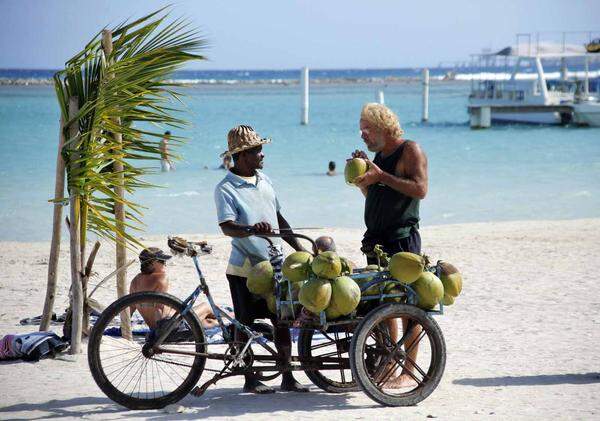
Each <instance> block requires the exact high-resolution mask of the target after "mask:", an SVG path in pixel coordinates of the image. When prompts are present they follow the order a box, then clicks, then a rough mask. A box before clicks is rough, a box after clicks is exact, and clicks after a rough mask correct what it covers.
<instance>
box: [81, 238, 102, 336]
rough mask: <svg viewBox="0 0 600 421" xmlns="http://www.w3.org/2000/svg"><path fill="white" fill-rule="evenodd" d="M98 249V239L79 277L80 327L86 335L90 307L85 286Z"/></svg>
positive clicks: (88, 326) (87, 333) (88, 330)
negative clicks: (81, 314) (81, 311)
mask: <svg viewBox="0 0 600 421" xmlns="http://www.w3.org/2000/svg"><path fill="white" fill-rule="evenodd" d="M99 249H100V241H96V243H95V244H94V247H93V248H92V251H91V252H90V257H89V258H88V261H87V264H86V265H85V270H84V271H83V277H82V278H81V289H82V293H83V320H82V323H81V329H82V331H83V332H84V333H85V334H86V335H88V336H89V334H90V307H89V305H88V294H87V287H88V281H89V280H90V276H91V275H92V267H93V266H94V260H96V254H98V250H99Z"/></svg>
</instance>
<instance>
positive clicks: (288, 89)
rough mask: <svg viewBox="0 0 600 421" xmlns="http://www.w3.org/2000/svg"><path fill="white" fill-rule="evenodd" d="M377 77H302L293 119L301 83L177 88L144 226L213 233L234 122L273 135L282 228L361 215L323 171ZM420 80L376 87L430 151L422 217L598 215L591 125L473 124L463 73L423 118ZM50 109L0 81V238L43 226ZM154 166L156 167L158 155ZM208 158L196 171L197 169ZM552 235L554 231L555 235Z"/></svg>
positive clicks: (48, 93)
mask: <svg viewBox="0 0 600 421" xmlns="http://www.w3.org/2000/svg"><path fill="white" fill-rule="evenodd" d="M380 88H381V87H380V86H379V85H369V84H340V85H336V84H329V85H322V86H312V87H311V109H310V124H309V125H308V126H301V125H300V124H299V120H300V94H299V87H298V86H281V85H276V86H267V85H260V86H254V85H248V86H247V85H235V86H226V85H218V86H198V87H194V88H187V89H185V90H184V91H185V93H186V94H187V95H188V96H187V98H186V106H187V108H188V118H189V119H190V121H191V122H192V126H191V127H190V128H189V129H188V130H186V131H177V130H173V132H174V133H176V134H178V135H183V136H187V137H189V138H190V140H189V142H188V143H187V144H185V145H184V146H182V147H181V148H180V149H179V152H180V154H182V155H183V157H184V161H183V162H180V163H179V164H178V165H177V170H176V171H174V172H171V173H157V174H155V175H152V176H150V178H149V181H151V182H154V183H158V184H161V185H163V186H164V188H162V189H151V190H143V191H139V193H137V194H136V196H135V198H134V200H136V201H138V202H140V203H142V204H144V205H145V206H147V207H148V209H147V210H146V213H145V217H144V221H145V222H146V224H147V232H148V233H151V234H157V233H201V232H203V233H214V232H217V229H218V227H217V225H216V220H215V209H214V203H213V188H214V186H215V185H216V183H217V182H218V181H219V180H220V179H221V178H222V177H223V175H224V172H223V171H222V170H218V169H216V168H217V166H218V165H219V163H220V161H219V158H218V156H219V154H220V153H221V152H222V151H223V150H224V148H225V146H226V139H225V137H226V133H227V131H228V130H229V128H231V127H232V126H234V125H237V124H241V123H245V124H250V125H252V126H254V127H255V128H256V129H257V131H258V132H259V133H260V134H261V135H263V136H268V137H271V138H272V139H273V143H272V144H270V145H267V146H265V148H264V151H265V154H266V159H265V169H264V171H265V172H266V173H267V174H268V175H269V176H270V177H271V179H272V180H273V182H274V184H275V188H276V190H277V192H278V194H279V196H280V201H281V203H282V205H283V213H284V215H285V216H286V217H287V219H288V220H289V221H290V223H291V224H292V226H336V227H356V228H360V227H362V226H363V222H362V212H363V198H362V196H361V194H360V192H359V191H358V190H357V189H355V188H353V187H349V186H347V185H345V183H344V180H343V175H340V176H336V177H327V176H325V175H324V173H325V171H326V169H327V163H328V162H329V161H330V160H333V161H336V163H337V164H338V169H339V172H340V173H343V164H344V160H345V158H346V157H347V156H348V155H349V153H350V152H351V151H352V150H354V149H356V148H363V145H362V141H361V139H360V137H359V133H358V116H359V112H360V108H361V106H362V104H364V103H365V102H370V101H373V100H374V99H375V93H376V91H377V90H378V89H380ZM420 89H421V88H420V85H419V84H417V83H412V84H411V83H398V84H393V85H388V86H386V87H385V90H384V91H385V101H386V104H387V105H388V106H390V107H391V108H392V109H394V110H395V111H396V112H397V113H398V115H399V117H400V120H401V122H402V125H403V127H404V129H405V131H406V137H407V138H409V139H414V140H417V141H418V142H420V143H421V145H422V147H423V149H424V150H425V152H426V153H427V155H428V158H429V183H430V186H429V194H428V196H427V198H426V199H425V200H424V201H423V202H422V205H421V214H422V225H424V226H426V225H433V224H445V223H458V222H480V221H483V222H484V221H499V220H516V219H519V220H522V219H569V218H583V217H597V216H600V129H598V128H572V127H544V126H518V125H502V126H494V127H493V128H491V129H488V130H471V129H470V128H469V126H468V116H467V113H466V102H467V95H468V92H469V86H468V84H461V83H457V82H453V83H437V84H433V85H432V88H431V98H430V104H431V107H430V122H429V123H428V124H421V123H420V117H421V115H420V113H421V111H420V110H421V93H420V92H421V91H420ZM58 117H59V113H58V107H57V104H56V100H55V97H54V91H53V89H52V88H51V87H47V86H35V87H32V86H23V87H16V86H15V87H12V86H6V87H0V198H1V201H0V219H1V221H2V224H0V239H1V240H47V239H49V238H50V235H51V221H52V205H51V204H49V203H48V202H47V200H48V199H49V198H51V196H52V195H53V191H54V171H55V161H56V145H57V139H58ZM153 165H154V166H156V167H158V165H157V164H156V163H153ZM205 167H207V168H205ZM559 234H560V233H557V235H559Z"/></svg>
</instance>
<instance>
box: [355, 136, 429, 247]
mask: <svg viewBox="0 0 600 421" xmlns="http://www.w3.org/2000/svg"><path fill="white" fill-rule="evenodd" d="M408 142H409V141H408V140H407V141H405V142H404V143H402V144H401V145H400V146H398V148H397V149H396V150H395V151H394V152H393V153H392V154H391V155H389V156H387V157H385V158H384V157H382V156H381V152H378V153H377V155H375V159H374V160H373V163H374V164H375V165H377V166H378V167H379V168H381V170H382V171H385V172H387V173H389V174H392V175H396V165H397V163H398V161H399V160H400V158H402V153H403V152H404V148H405V147H406V145H407V143H408ZM419 202H420V200H419V199H414V198H412V197H409V196H406V195H405V194H402V193H400V192H399V191H396V190H394V189H392V188H391V187H389V186H386V185H385V184H382V183H376V184H371V185H370V186H369V189H368V192H367V199H366V201H365V225H366V226H367V232H366V233H365V239H369V240H377V241H386V242H387V241H394V240H399V239H401V238H406V237H408V236H409V234H410V230H411V228H413V227H415V228H418V227H419Z"/></svg>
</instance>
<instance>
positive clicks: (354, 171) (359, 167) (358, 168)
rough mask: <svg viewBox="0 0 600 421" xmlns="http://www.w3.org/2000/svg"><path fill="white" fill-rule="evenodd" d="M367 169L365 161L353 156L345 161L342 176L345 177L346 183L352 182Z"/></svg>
mask: <svg viewBox="0 0 600 421" xmlns="http://www.w3.org/2000/svg"><path fill="white" fill-rule="evenodd" d="M368 169H369V166H368V164H367V161H365V160H364V159H362V158H353V159H351V160H349V161H346V168H344V177H345V178H346V183H348V184H354V180H355V179H356V177H360V176H362V175H365V173H366V172H367V170H368Z"/></svg>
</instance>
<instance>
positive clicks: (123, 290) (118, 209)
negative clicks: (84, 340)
mask: <svg viewBox="0 0 600 421" xmlns="http://www.w3.org/2000/svg"><path fill="white" fill-rule="evenodd" d="M102 48H103V49H104V55H105V57H106V60H107V63H111V62H112V60H110V55H111V53H112V50H113V43H112V32H111V31H109V30H108V29H105V30H103V31H102ZM113 76H114V75H113ZM109 77H112V76H111V75H109ZM115 123H116V124H117V125H120V124H121V121H120V120H119V119H117V120H116V121H115ZM113 136H114V140H115V143H116V145H117V147H118V148H121V144H122V142H123V138H122V136H121V133H113ZM113 171H114V172H116V173H117V177H118V183H117V187H116V188H115V194H116V195H117V196H118V197H120V198H121V199H123V197H124V196H125V189H124V184H125V177H124V175H123V162H122V161H121V160H120V159H117V160H116V161H115V162H114V165H113ZM115 220H116V226H117V232H116V233H115V237H116V263H117V267H118V268H120V267H123V266H125V265H126V264H127V250H126V248H125V238H124V237H123V234H122V233H123V232H125V207H124V205H123V203H122V202H118V201H115ZM127 293H128V288H127V271H126V270H123V271H121V272H119V273H117V296H118V297H119V298H120V297H122V296H124V295H126V294H127ZM120 318H121V334H122V336H123V337H124V338H131V337H132V335H131V316H130V314H129V309H126V310H124V311H123V312H121V314H120Z"/></svg>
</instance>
